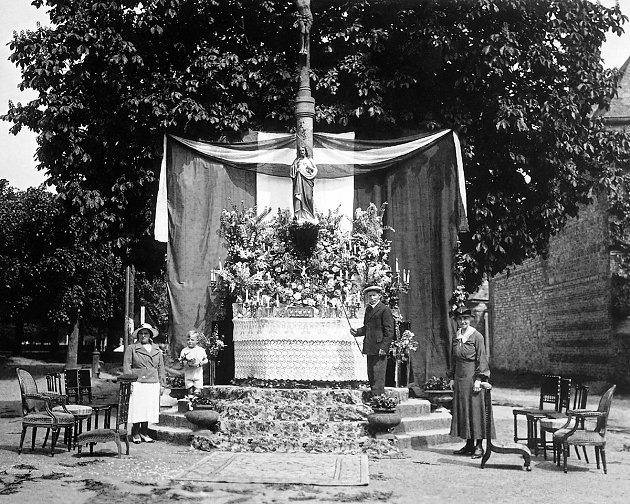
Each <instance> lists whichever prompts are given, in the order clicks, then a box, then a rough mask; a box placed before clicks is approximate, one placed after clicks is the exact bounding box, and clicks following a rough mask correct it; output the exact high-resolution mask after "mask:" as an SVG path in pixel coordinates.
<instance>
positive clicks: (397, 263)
mask: <svg viewBox="0 0 630 504" xmlns="http://www.w3.org/2000/svg"><path fill="white" fill-rule="evenodd" d="M398 271H399V270H398V257H397V258H396V273H398Z"/></svg>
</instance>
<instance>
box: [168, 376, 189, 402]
mask: <svg viewBox="0 0 630 504" xmlns="http://www.w3.org/2000/svg"><path fill="white" fill-rule="evenodd" d="M166 388H169V389H171V392H170V393H169V395H170V396H171V397H172V398H174V399H183V398H184V397H186V382H185V381H184V377H183V376H167V377H166Z"/></svg>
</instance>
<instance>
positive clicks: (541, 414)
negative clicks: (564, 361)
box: [525, 378, 571, 456]
mask: <svg viewBox="0 0 630 504" xmlns="http://www.w3.org/2000/svg"><path fill="white" fill-rule="evenodd" d="M558 401H559V402H558V406H557V411H556V410H549V409H547V410H545V409H540V410H534V411H530V412H528V413H527V414H526V415H525V416H526V418H527V432H528V437H529V436H530V435H531V439H530V440H529V442H528V446H529V447H530V449H532V448H533V450H534V455H536V456H538V449H539V448H540V447H541V446H542V445H541V444H540V437H539V435H538V424H539V421H541V420H543V419H545V418H554V417H558V416H559V417H560V418H563V419H565V420H566V418H567V417H566V412H567V411H568V410H569V408H570V407H571V378H560V397H559V400H558ZM563 410H564V411H563Z"/></svg>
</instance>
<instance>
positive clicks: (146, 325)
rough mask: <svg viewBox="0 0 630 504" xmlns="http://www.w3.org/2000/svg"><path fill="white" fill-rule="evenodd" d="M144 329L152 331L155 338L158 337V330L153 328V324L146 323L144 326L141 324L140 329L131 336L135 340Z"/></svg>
mask: <svg viewBox="0 0 630 504" xmlns="http://www.w3.org/2000/svg"><path fill="white" fill-rule="evenodd" d="M143 329H146V330H147V331H151V334H152V336H153V337H154V338H155V337H156V336H157V335H158V330H157V329H156V328H155V327H153V326H152V325H151V324H147V323H146V322H145V323H144V324H140V325H139V326H138V328H137V329H136V330H135V331H134V332H133V333H131V336H132V337H133V338H136V337H137V336H138V333H139V332H140V331H142V330H143Z"/></svg>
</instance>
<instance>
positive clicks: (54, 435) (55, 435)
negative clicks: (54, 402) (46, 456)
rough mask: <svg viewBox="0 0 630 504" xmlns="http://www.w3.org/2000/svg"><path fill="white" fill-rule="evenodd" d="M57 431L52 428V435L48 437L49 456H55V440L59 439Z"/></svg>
mask: <svg viewBox="0 0 630 504" xmlns="http://www.w3.org/2000/svg"><path fill="white" fill-rule="evenodd" d="M59 432H60V430H59V429H55V428H54V427H53V430H52V434H51V436H50V456H51V457H54V456H55V445H56V444H57V438H59Z"/></svg>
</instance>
